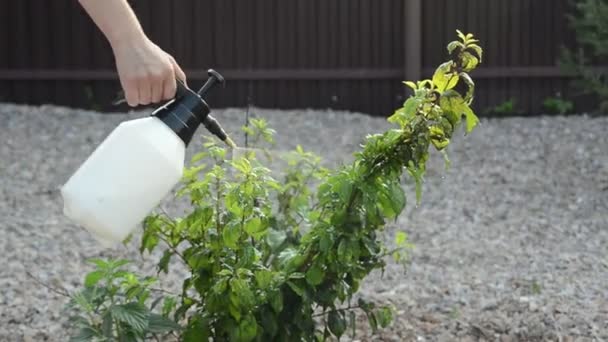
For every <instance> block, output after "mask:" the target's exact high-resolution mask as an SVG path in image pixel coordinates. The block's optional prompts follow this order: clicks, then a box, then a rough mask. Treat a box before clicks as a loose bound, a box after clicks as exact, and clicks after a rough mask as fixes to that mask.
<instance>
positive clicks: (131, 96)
mask: <svg viewBox="0 0 608 342" xmlns="http://www.w3.org/2000/svg"><path fill="white" fill-rule="evenodd" d="M121 83H123V85H122V88H123V89H124V91H125V100H127V103H128V104H129V106H131V107H136V106H137V105H139V87H138V85H137V83H138V82H137V79H135V78H130V79H127V80H125V81H123V82H121Z"/></svg>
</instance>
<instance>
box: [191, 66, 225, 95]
mask: <svg viewBox="0 0 608 342" xmlns="http://www.w3.org/2000/svg"><path fill="white" fill-rule="evenodd" d="M207 74H208V75H209V79H208V80H207V82H205V84H204V85H203V87H202V88H201V89H200V90H199V91H198V94H199V95H200V96H201V97H203V96H205V95H207V93H208V92H209V91H210V90H211V88H213V87H214V86H215V85H216V84H218V83H220V84H221V85H222V86H224V85H225V84H226V79H224V76H222V75H220V73H219V72H217V71H215V70H213V69H209V70H207Z"/></svg>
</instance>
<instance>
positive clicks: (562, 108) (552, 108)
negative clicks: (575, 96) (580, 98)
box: [543, 93, 574, 115]
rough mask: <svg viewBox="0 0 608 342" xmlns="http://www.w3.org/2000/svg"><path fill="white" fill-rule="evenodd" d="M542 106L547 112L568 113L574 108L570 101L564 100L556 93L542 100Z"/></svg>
mask: <svg viewBox="0 0 608 342" xmlns="http://www.w3.org/2000/svg"><path fill="white" fill-rule="evenodd" d="M543 108H544V109H545V110H546V111H547V112H548V113H549V114H560V115H564V114H568V113H572V110H574V104H573V103H572V102H571V101H568V100H564V99H563V98H562V97H561V95H560V94H559V93H558V94H557V96H556V97H549V98H547V99H545V101H544V102H543Z"/></svg>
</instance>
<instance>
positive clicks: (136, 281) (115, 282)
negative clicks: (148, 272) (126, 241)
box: [68, 259, 181, 342]
mask: <svg viewBox="0 0 608 342" xmlns="http://www.w3.org/2000/svg"><path fill="white" fill-rule="evenodd" d="M91 262H92V263H94V264H95V265H96V266H97V267H96V268H95V270H94V271H92V272H90V273H88V274H87V275H86V277H85V281H84V289H83V290H81V291H79V292H77V293H75V294H73V295H70V297H71V299H70V303H69V304H68V308H69V309H70V310H71V311H72V314H73V316H72V317H71V322H72V325H73V327H74V328H75V330H76V332H75V334H74V335H73V336H72V339H71V341H74V342H77V341H99V342H101V341H108V342H109V341H141V340H143V339H145V338H148V337H155V338H157V339H158V337H159V336H163V335H166V334H168V333H171V332H177V331H179V330H180V329H181V327H180V326H179V325H178V324H177V323H175V322H174V321H173V320H171V319H169V318H168V317H167V316H168V314H169V311H170V310H168V309H167V308H170V307H171V303H172V301H173V300H174V299H173V297H169V296H166V297H162V296H158V297H157V299H156V300H154V301H153V302H152V303H151V305H149V306H148V305H147V304H148V302H149V300H150V297H151V296H150V294H151V291H152V289H151V287H150V285H152V284H153V283H154V282H155V281H156V279H155V278H152V277H145V278H140V277H138V276H137V275H136V274H134V273H132V272H129V271H127V270H126V269H125V268H124V266H125V265H127V264H128V263H129V262H128V261H126V260H108V261H104V260H100V259H94V260H92V261H91ZM163 298H164V304H165V305H164V308H163V310H162V312H161V313H155V312H153V310H154V308H155V307H156V306H157V305H158V304H159V302H160V301H161V300H162V299H163Z"/></svg>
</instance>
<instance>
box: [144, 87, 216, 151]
mask: <svg viewBox="0 0 608 342" xmlns="http://www.w3.org/2000/svg"><path fill="white" fill-rule="evenodd" d="M209 112H210V109H209V106H208V105H207V103H205V101H204V100H203V99H201V98H200V96H198V95H197V94H196V93H191V94H188V95H185V96H183V97H180V98H178V99H176V100H174V101H171V102H169V103H167V104H166V105H164V106H162V107H160V108H158V109H157V110H155V111H154V112H153V113H152V116H155V117H157V118H158V119H160V121H162V122H163V123H164V124H165V125H167V127H169V128H170V129H171V130H172V131H173V132H175V134H177V136H178V137H179V138H180V139H181V140H182V141H183V142H184V144H185V145H186V146H188V145H189V144H190V141H191V140H192V137H193V136H194V133H195V132H196V130H197V129H198V127H199V126H200V124H201V123H202V122H203V120H205V118H206V117H207V115H208V114H209Z"/></svg>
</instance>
